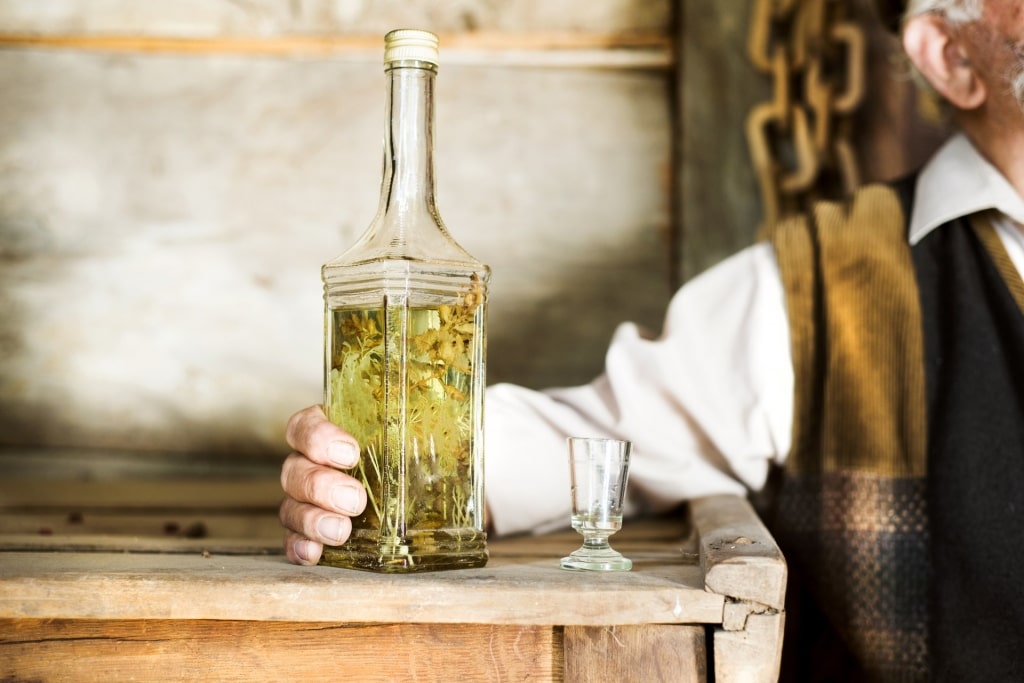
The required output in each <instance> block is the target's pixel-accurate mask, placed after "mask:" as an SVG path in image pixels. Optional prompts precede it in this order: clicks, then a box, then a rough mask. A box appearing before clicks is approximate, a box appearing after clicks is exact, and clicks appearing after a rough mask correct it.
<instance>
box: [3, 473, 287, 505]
mask: <svg viewBox="0 0 1024 683" xmlns="http://www.w3.org/2000/svg"><path fill="white" fill-rule="evenodd" d="M282 497H283V494H282V493H281V484H280V482H278V481H277V480H274V479H253V480H241V481H233V480H216V479H186V480H163V481H157V480H143V481H122V480H116V481H74V482H61V481H57V482H54V481H47V480H35V479H5V480H3V481H0V509H7V510H38V509H44V508H48V507H53V506H55V505H56V506H58V507H59V509H62V510H67V511H69V512H73V511H75V510H76V509H78V510H87V509H88V510H122V511H124V510H147V511H149V512H157V511H162V510H208V511H209V510H232V511H241V510H250V511H258V510H276V509H277V506H278V505H279V504H280V501H281V499H282Z"/></svg>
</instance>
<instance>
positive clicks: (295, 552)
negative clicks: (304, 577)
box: [284, 531, 324, 565]
mask: <svg viewBox="0 0 1024 683" xmlns="http://www.w3.org/2000/svg"><path fill="white" fill-rule="evenodd" d="M323 551H324V544H323V543H319V542H317V541H314V540H312V539H309V538H306V537H305V536H302V535H300V534H297V533H295V532H293V531H289V532H286V533H285V535H284V553H285V555H287V556H288V561H289V562H292V563H294V564H304V565H313V564H316V563H317V562H319V561H320V555H322V554H323Z"/></svg>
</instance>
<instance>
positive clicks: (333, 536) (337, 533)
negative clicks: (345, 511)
mask: <svg viewBox="0 0 1024 683" xmlns="http://www.w3.org/2000/svg"><path fill="white" fill-rule="evenodd" d="M316 530H317V532H318V533H319V534H320V535H321V536H323V537H324V538H326V539H327V540H328V541H334V542H335V543H337V542H338V541H340V540H341V518H340V517H333V516H327V517H321V518H320V521H319V522H317V523H316Z"/></svg>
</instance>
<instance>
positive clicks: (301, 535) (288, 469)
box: [280, 406, 366, 564]
mask: <svg viewBox="0 0 1024 683" xmlns="http://www.w3.org/2000/svg"><path fill="white" fill-rule="evenodd" d="M286 438H287V440H288V445H289V446H291V447H292V448H293V449H295V450H294V451H293V452H292V453H291V454H290V455H289V456H288V457H287V458H286V459H285V461H284V465H282V467H281V487H282V488H283V489H284V493H285V499H284V502H283V503H281V513H280V516H281V524H283V525H284V527H285V529H286V530H287V532H286V533H285V541H284V548H285V553H287V555H288V559H289V560H291V561H292V562H295V563H297V564H316V563H317V561H318V560H319V559H320V554H321V553H322V552H323V548H324V544H327V545H341V544H342V543H344V542H345V541H346V540H347V539H348V537H349V534H350V533H351V532H352V520H351V519H350V518H351V517H354V516H356V515H358V514H360V513H361V512H362V511H363V508H365V507H366V490H365V489H364V488H363V485H362V484H361V483H360V482H359V481H358V480H357V479H355V478H353V477H350V476H349V475H347V474H345V473H344V472H340V471H338V470H339V468H340V469H344V470H347V469H350V468H352V467H353V466H355V464H356V462H357V461H358V460H359V445H358V444H357V443H356V440H355V439H354V438H352V435H351V434H348V433H347V432H345V431H344V430H343V429H341V428H340V427H338V426H337V425H335V424H333V423H332V422H330V421H328V419H327V418H326V416H324V412H323V409H322V408H321V407H320V406H311V407H309V408H306V409H305V410H302V411H299V412H297V413H295V414H294V415H292V417H291V419H289V420H288V428H287V431H286Z"/></svg>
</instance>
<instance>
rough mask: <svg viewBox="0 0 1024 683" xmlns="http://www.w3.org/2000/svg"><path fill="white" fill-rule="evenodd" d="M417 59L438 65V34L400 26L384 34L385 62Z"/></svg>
mask: <svg viewBox="0 0 1024 683" xmlns="http://www.w3.org/2000/svg"><path fill="white" fill-rule="evenodd" d="M403 59H415V60H418V61H421V62H430V63H431V64H434V65H435V66H436V65H437V36H436V35H434V34H433V33H431V32H430V31H420V30H417V29H412V28H400V29H396V30H394V31H391V32H389V33H388V34H387V35H386V36H384V63H385V64H389V63H391V62H398V61H401V60H403Z"/></svg>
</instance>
